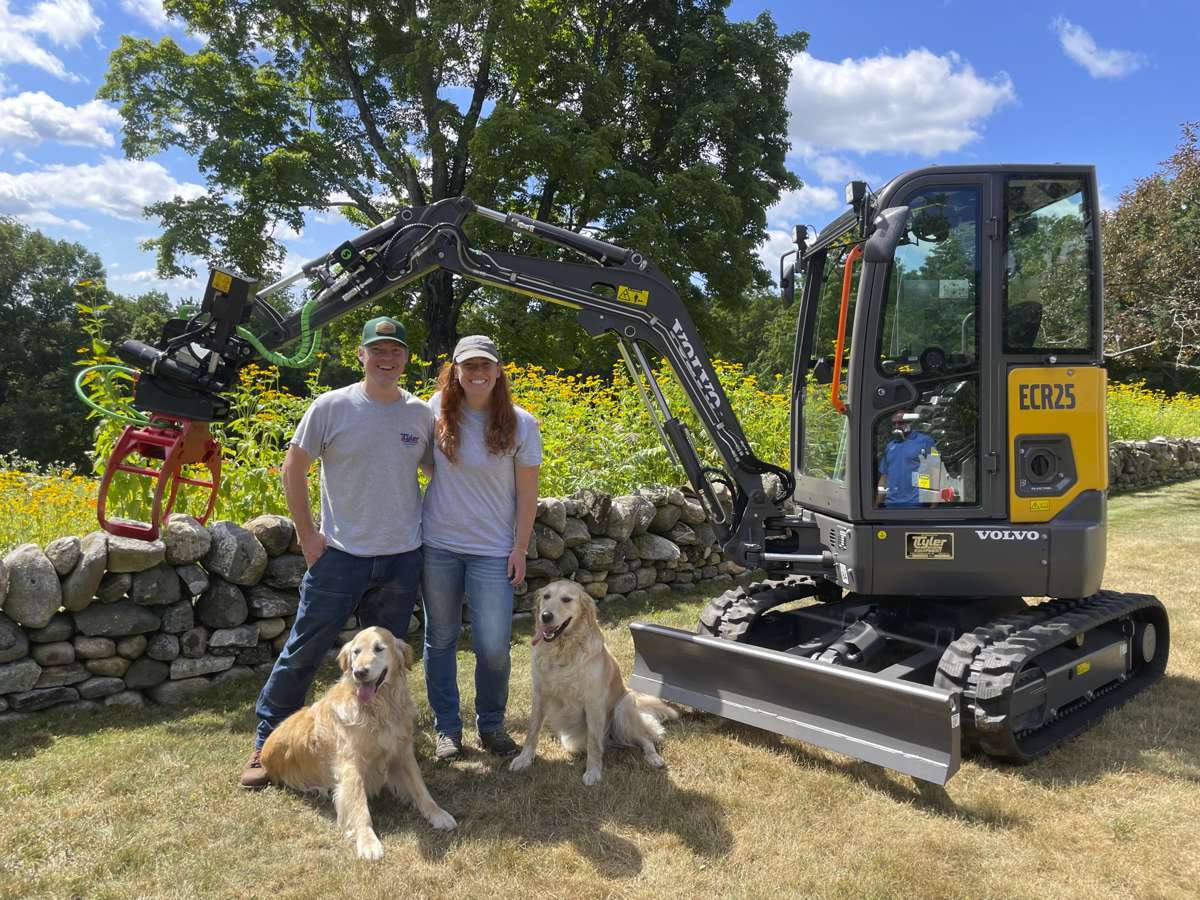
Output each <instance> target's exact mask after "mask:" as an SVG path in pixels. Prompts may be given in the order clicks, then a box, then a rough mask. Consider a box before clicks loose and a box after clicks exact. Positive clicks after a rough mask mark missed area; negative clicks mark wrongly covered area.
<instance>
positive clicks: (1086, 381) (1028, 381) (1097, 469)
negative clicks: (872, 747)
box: [1008, 366, 1108, 522]
mask: <svg viewBox="0 0 1200 900" xmlns="http://www.w3.org/2000/svg"><path fill="white" fill-rule="evenodd" d="M1107 374H1108V373H1106V372H1105V371H1104V369H1102V368H1100V367H1099V366H1053V367H1051V366H1046V367H1022V368H1016V369H1011V370H1010V371H1009V373H1008V452H1009V453H1010V454H1012V455H1013V456H1012V458H1011V460H1010V463H1009V467H1008V468H1009V481H1008V491H1009V497H1008V508H1009V519H1010V520H1011V521H1013V522H1049V521H1050V520H1051V519H1053V518H1054V517H1055V516H1056V515H1058V514H1059V513H1060V512H1061V511H1062V510H1063V508H1064V507H1066V505H1067V504H1068V503H1070V502H1071V501H1072V500H1074V499H1075V498H1076V497H1077V496H1078V495H1079V494H1080V493H1081V492H1083V491H1088V490H1098V491H1103V490H1106V489H1107V488H1108V432H1107V425H1106V423H1105V418H1104V396H1105V389H1106V387H1107V384H1108V377H1107ZM1038 434H1065V435H1068V436H1069V437H1070V439H1071V451H1072V453H1073V454H1074V457H1075V471H1076V475H1077V476H1078V477H1077V478H1076V481H1075V483H1074V484H1073V485H1071V486H1070V487H1069V488H1067V490H1066V492H1065V493H1064V494H1063V495H1062V496H1060V497H1047V496H1040V497H1019V496H1017V471H1018V464H1017V460H1016V458H1015V450H1014V448H1015V445H1016V440H1017V438H1018V437H1021V436H1022V435H1038Z"/></svg>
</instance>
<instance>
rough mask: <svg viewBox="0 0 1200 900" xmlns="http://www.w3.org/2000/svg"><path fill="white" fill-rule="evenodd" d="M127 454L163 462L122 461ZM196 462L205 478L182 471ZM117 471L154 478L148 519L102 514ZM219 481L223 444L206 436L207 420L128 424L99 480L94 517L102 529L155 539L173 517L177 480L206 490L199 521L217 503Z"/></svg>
mask: <svg viewBox="0 0 1200 900" xmlns="http://www.w3.org/2000/svg"><path fill="white" fill-rule="evenodd" d="M131 454H137V455H138V456H140V457H142V458H143V459H145V460H156V459H157V460H162V466H161V467H160V468H157V469H154V468H150V467H149V466H143V465H134V464H131V463H127V462H126V461H125V460H126V458H127V457H129V456H130V455H131ZM196 463H199V464H201V465H203V466H205V468H207V469H208V472H209V480H207V481H204V480H201V479H197V478H188V477H186V476H184V475H183V474H181V469H182V468H183V467H184V466H186V465H194V464H196ZM117 472H128V473H130V474H131V475H140V476H142V477H145V478H150V479H152V480H153V481H154V499H153V503H152V508H151V513H150V521H149V522H145V523H143V522H131V521H128V520H125V519H110V518H109V517H108V516H107V515H106V512H107V505H108V488H109V484H110V483H111V481H112V478H113V476H114V475H115V474H116V473H117ZM220 483H221V446H220V444H218V443H217V442H216V441H214V440H213V439H212V436H211V435H210V434H209V430H208V423H207V422H194V421H191V420H190V419H162V418H159V419H155V420H154V421H153V422H152V423H151V424H149V425H140V426H139V425H130V426H129V427H127V428H126V429H125V431H124V433H123V434H122V435H121V438H120V440H118V441H117V445H116V447H114V448H113V452H112V456H110V457H109V460H108V465H107V466H106V467H105V469H104V477H103V478H102V479H101V480H100V494H99V497H97V500H96V516H97V518H98V519H99V520H100V527H101V528H103V529H104V530H105V531H107V532H108V533H109V534H113V535H118V536H120V537H130V538H137V539H139V540H143V541H153V540H156V539H157V538H158V535H159V531H160V530H161V528H162V526H163V525H164V524H165V523H166V521H167V517H168V516H170V515H171V509H172V508H173V507H174V506H175V495H176V493H177V492H178V491H179V485H180V484H190V485H193V486H196V487H201V488H207V489H208V503H207V505H206V508H205V510H204V514H203V515H201V516H198V517H197V518H198V519H199V521H200V522H201V524H203V523H204V522H205V521H206V520H207V519H208V517H209V516H210V515H211V514H212V511H213V507H214V506H215V505H216V502H217V489H218V487H219V486H220ZM164 491H165V492H166V503H165V504H164V503H163V493H164Z"/></svg>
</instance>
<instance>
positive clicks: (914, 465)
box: [879, 410, 936, 507]
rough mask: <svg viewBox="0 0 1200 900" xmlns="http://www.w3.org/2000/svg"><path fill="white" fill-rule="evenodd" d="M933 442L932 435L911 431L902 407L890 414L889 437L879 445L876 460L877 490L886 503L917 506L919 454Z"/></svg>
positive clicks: (920, 456)
mask: <svg viewBox="0 0 1200 900" xmlns="http://www.w3.org/2000/svg"><path fill="white" fill-rule="evenodd" d="M935 446H936V442H935V441H934V439H933V438H932V437H930V436H929V435H928V434H926V433H925V432H923V431H914V430H913V427H912V423H910V422H908V421H906V419H905V414H904V410H897V411H896V412H895V413H893V414H892V439H891V440H890V441H888V444H887V446H886V447H884V449H883V456H882V457H881V458H880V460H879V475H880V479H879V493H880V494H883V495H884V496H883V498H882V499H883V505H884V506H887V507H905V506H919V505H920V493H919V491H918V485H917V474H918V472H919V471H920V469H921V460H922V457H925V456H928V455H929V453H930V451H931V450H933V448H934V447H935Z"/></svg>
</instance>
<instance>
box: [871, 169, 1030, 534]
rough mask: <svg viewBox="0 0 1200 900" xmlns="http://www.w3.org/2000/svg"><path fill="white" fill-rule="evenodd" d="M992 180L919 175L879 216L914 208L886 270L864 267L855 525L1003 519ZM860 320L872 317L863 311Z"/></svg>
mask: <svg viewBox="0 0 1200 900" xmlns="http://www.w3.org/2000/svg"><path fill="white" fill-rule="evenodd" d="M994 181H995V179H994V178H993V177H992V176H990V175H988V174H983V173H975V174H972V173H964V174H952V173H947V172H940V173H936V174H935V173H928V174H925V175H917V176H916V177H914V178H911V179H907V180H904V181H901V182H900V183H898V184H895V185H892V186H890V188H891V189H890V190H889V192H888V194H887V195H886V196H884V197H881V198H880V204H879V207H880V208H886V207H893V208H894V207H898V206H907V207H908V213H907V216H906V217H905V219H904V223H903V226H902V231H901V238H900V242H899V244H898V246H897V247H896V250H895V253H894V255H893V258H892V260H891V262H890V263H882V262H876V263H873V264H868V265H867V266H865V267H864V271H863V275H862V280H863V284H862V287H861V291H862V294H863V295H864V296H870V297H872V299H873V300H874V301H875V302H872V303H870V304H867V305H866V306H865V308H864V309H863V310H862V312H860V321H858V322H856V323H855V324H856V334H855V342H856V344H857V346H858V347H859V348H860V350H861V352H860V354H859V355H858V359H857V363H858V365H857V366H856V368H855V369H854V370H853V372H852V376H853V377H854V379H855V382H856V383H854V384H852V385H851V387H852V395H853V397H854V402H855V404H856V407H857V410H858V411H859V413H860V414H859V415H858V416H856V417H855V418H856V422H855V423H854V424H855V427H856V428H857V429H858V434H857V441H856V443H857V445H858V449H859V458H858V463H859V466H858V470H857V481H856V487H857V491H856V492H855V493H856V495H857V496H856V497H855V498H853V499H854V500H855V501H856V503H855V507H856V513H857V518H859V520H860V521H867V522H887V521H889V520H904V521H908V522H921V521H931V522H937V521H948V520H961V519H978V518H986V517H991V516H1003V515H1004V513H1005V500H1006V497H1005V493H1004V491H1003V479H1002V477H1001V475H1000V451H999V448H998V447H997V441H998V440H999V435H998V434H997V433H996V426H995V423H994V421H993V417H992V416H991V415H989V414H988V411H989V410H993V409H996V408H997V402H998V400H999V399H1000V398H999V397H998V395H997V389H998V388H997V385H996V384H995V375H994V372H993V371H992V367H991V366H989V365H988V364H987V363H988V361H989V360H990V359H992V358H994V341H995V336H996V335H995V330H996V319H997V316H996V315H995V314H994V313H995V312H996V311H997V310H998V309H999V306H1000V304H999V302H998V301H999V297H998V296H997V277H996V265H997V261H996V249H995V246H994V245H995V236H996V228H995V221H996V211H995V207H996V202H995V197H994V191H995V190H996V185H995V183H994ZM863 313H865V314H863Z"/></svg>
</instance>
